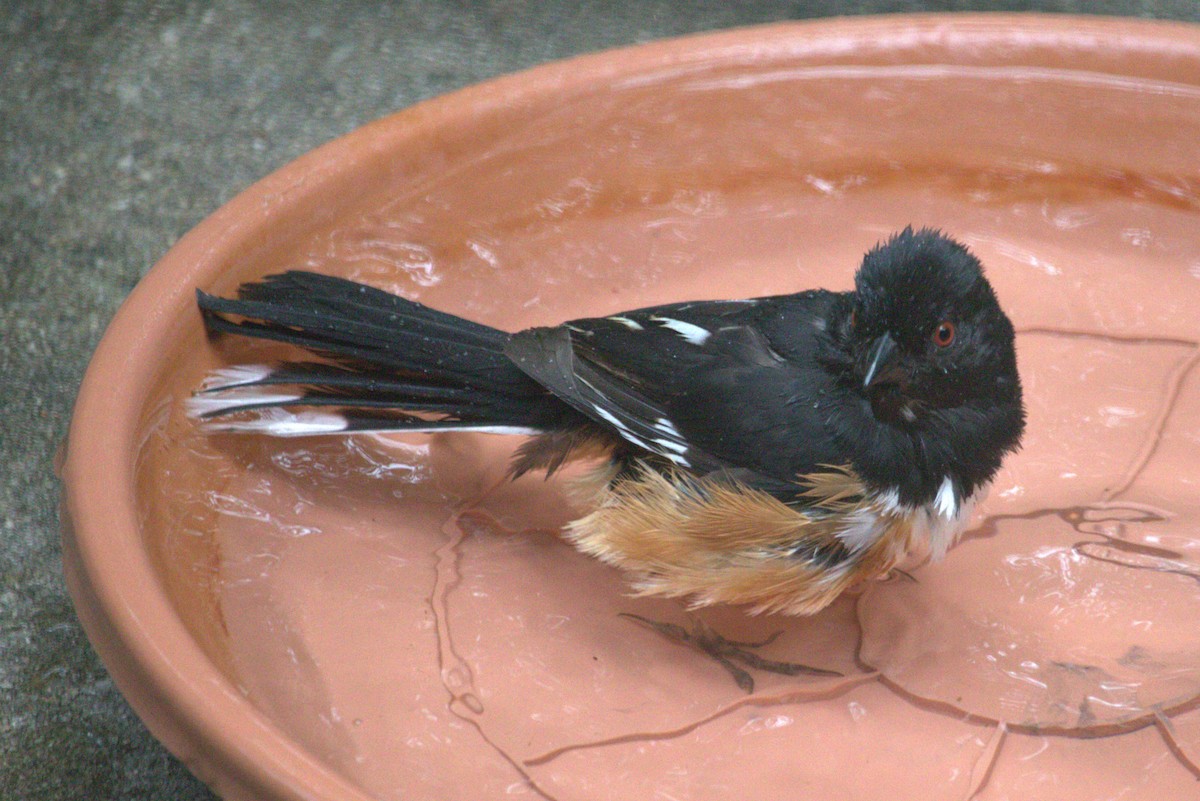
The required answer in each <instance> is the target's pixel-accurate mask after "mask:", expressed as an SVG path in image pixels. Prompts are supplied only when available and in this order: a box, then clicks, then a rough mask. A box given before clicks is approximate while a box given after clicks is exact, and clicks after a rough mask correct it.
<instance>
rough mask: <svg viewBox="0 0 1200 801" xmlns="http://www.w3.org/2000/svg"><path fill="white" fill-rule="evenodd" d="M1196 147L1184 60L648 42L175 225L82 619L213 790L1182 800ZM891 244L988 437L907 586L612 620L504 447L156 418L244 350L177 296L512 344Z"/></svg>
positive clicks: (1070, 51)
mask: <svg viewBox="0 0 1200 801" xmlns="http://www.w3.org/2000/svg"><path fill="white" fill-rule="evenodd" d="M1198 133H1200V31H1197V30H1196V29H1194V28H1190V27H1185V26H1180V25H1163V24H1149V23H1142V22H1133V21H1128V20H1122V21H1116V20H1103V19H1096V18H1054V17H1021V16H1016V17H1012V16H953V17H937V16H929V17H890V18H877V19H856V20H835V21H828V22H819V23H811V24H795V25H780V26H772V27H766V28H758V29H748V30H739V31H733V32H728V33H721V34H715V35H710V36H701V37H695V38H689V39H682V40H678V41H670V42H662V43H656V44H652V45H647V46H644V47H639V48H634V49H631V50H624V51H619V52H615V53H603V54H599V55H594V56H587V57H583V58H579V59H575V60H572V61H567V62H563V63H558V64H552V65H548V66H545V67H541V68H538V69H535V70H532V71H530V72H526V73H522V74H519V75H515V76H511V77H506V78H501V79H498V80H495V81H492V82H489V83H486V84H483V85H480V86H477V87H473V88H470V89H466V90H464V91H461V92H458V93H455V94H453V95H449V96H447V97H443V98H439V99H437V100H433V101H430V102H428V103H423V104H421V105H419V106H416V107H414V108H412V109H409V110H407V111H404V112H402V113H399V114H396V115H394V116H392V117H388V118H386V119H383V120H380V121H379V122H376V123H373V124H371V125H368V126H366V127H364V128H362V129H361V130H358V131H356V132H354V133H353V134H350V135H349V136H346V137H344V138H342V139H339V140H337V141H335V142H333V143H331V144H329V145H327V146H325V147H322V148H320V149H319V150H317V151H315V152H313V153H311V154H309V155H307V156H305V157H303V158H301V159H299V160H297V161H296V162H294V163H292V164H290V165H288V166H287V167H285V168H284V169H282V170H280V171H279V172H277V173H275V174H273V175H271V176H269V177H267V178H266V179H264V180H262V181H260V182H259V183H257V184H255V185H254V186H253V187H251V188H250V189H249V190H247V191H246V192H244V193H243V194H242V195H240V196H239V197H237V198H236V199H234V200H233V201H232V202H230V203H229V204H228V205H226V206H225V207H223V208H222V209H220V210H219V211H217V212H216V213H215V214H213V215H212V216H211V217H210V218H209V219H207V220H206V221H205V222H204V223H202V224H201V225H200V226H198V227H197V228H196V229H195V230H194V231H192V232H191V233H189V234H188V235H187V236H186V237H184V238H183V239H182V240H181V241H180V242H179V244H178V245H176V246H175V247H174V248H173V249H172V250H171V251H170V252H169V253H168V254H167V255H166V256H165V257H164V258H163V260H162V261H161V262H160V263H159V264H158V265H157V266H155V268H154V269H153V270H152V271H151V272H150V273H149V274H148V275H147V277H146V278H145V280H144V281H142V283H141V284H139V286H138V287H137V288H136V289H135V290H134V292H133V293H132V295H131V296H130V298H129V300H128V301H127V302H126V304H125V305H124V306H123V307H122V309H121V310H120V312H119V314H118V315H117V317H116V319H115V320H114V321H113V323H112V325H111V327H110V328H109V330H108V332H107V333H106V335H105V337H104V339H103V341H102V342H101V344H100V347H99V348H98V350H97V352H96V354H95V357H94V359H93V361H92V364H91V366H90V368H89V370H88V373H87V376H86V378H85V380H84V383H83V386H82V389H81V391H80V394H79V401H78V405H77V407H76V411H75V417H74V419H73V421H72V425H71V430H70V436H69V440H68V446H67V451H66V460H65V465H64V469H63V478H64V482H65V485H66V496H65V503H64V549H65V563H66V569H67V578H68V582H69V585H70V588H71V592H72V595H73V597H74V599H75V603H76V606H77V608H78V610H79V615H80V617H81V619H82V620H83V623H84V625H85V627H86V629H87V631H88V634H89V636H90V637H91V640H92V642H93V643H94V645H95V647H96V648H97V650H98V651H99V652H100V655H101V657H102V658H103V660H104V662H105V664H106V665H107V666H108V668H109V670H110V671H111V673H112V675H113V677H114V679H115V680H116V682H117V684H118V685H119V686H120V687H121V689H122V691H123V692H124V693H125V694H126V695H127V697H128V698H129V700H130V702H131V703H132V704H133V706H134V708H135V709H136V710H137V711H138V713H139V714H140V715H141V717H142V718H143V720H145V722H146V724H147V725H148V726H149V727H150V729H151V730H152V731H153V732H154V733H155V735H156V736H158V737H159V738H161V739H162V740H163V742H165V743H166V745H167V746H168V748H170V749H171V750H172V751H173V752H174V753H175V754H177V755H178V756H179V757H180V758H181V759H183V760H184V762H185V763H186V764H187V765H188V766H189V767H190V768H191V769H192V770H194V771H195V772H196V774H197V775H198V776H200V777H201V778H202V779H203V780H204V781H206V782H208V783H209V784H210V785H211V786H212V787H213V788H214V789H215V790H216V791H217V792H218V793H220V794H221V795H223V796H224V797H226V798H230V799H243V798H244V799H308V800H310V801H315V800H316V799H331V800H332V799H337V800H338V801H347V800H349V799H368V798H377V799H385V798H410V797H422V798H462V797H476V798H491V797H499V796H500V795H501V794H507V795H513V796H517V797H542V798H555V799H608V798H613V799H616V798H621V799H625V798H650V797H663V798H667V797H671V798H681V799H682V798H688V799H703V798H729V797H732V796H738V797H751V798H760V799H771V798H785V797H787V798H794V797H797V794H800V795H812V796H814V797H825V798H879V797H884V796H885V794H886V797H890V798H895V799H907V798H914V799H916V798H920V799H935V798H947V799H950V798H954V799H962V798H980V799H984V798H1003V797H1020V798H1026V799H1029V798H1043V797H1045V798H1055V799H1072V798H1091V797H1095V796H1097V795H1102V794H1104V793H1105V792H1108V791H1114V788H1134V789H1135V790H1136V792H1135V795H1139V796H1140V797H1158V798H1182V797H1185V796H1186V795H1188V794H1190V793H1194V792H1195V786H1196V780H1197V776H1198V775H1200V768H1197V759H1198V756H1197V753H1198V752H1200V711H1198V710H1197V709H1196V698H1197V695H1198V694H1200V634H1198V631H1200V629H1197V627H1196V626H1195V622H1194V621H1195V620H1196V618H1197V616H1198V615H1200V533H1198V532H1200V528H1198V526H1197V523H1198V521H1200V500H1198V498H1200V495H1198V494H1197V489H1198V487H1200V465H1197V460H1196V453H1197V446H1198V444H1200V375H1198V372H1200V371H1198V370H1197V368H1196V364H1197V361H1200V322H1198V321H1197V316H1196V311H1195V310H1196V309H1197V308H1200V257H1198V256H1197V248H1196V241H1197V236H1196V224H1197V211H1198V209H1200V200H1198V196H1197V189H1196V187H1197V180H1198V178H1200V175H1198V174H1197V171H1196V169H1197V168H1196V165H1197V164H1200V136H1198V135H1197V134H1198ZM910 223H911V224H916V225H933V226H939V227H942V228H944V229H946V230H947V231H948V232H950V233H952V234H954V235H955V236H957V237H959V238H960V239H962V240H963V241H965V242H966V243H967V244H968V245H970V246H971V247H972V248H973V249H974V250H975V251H976V252H977V254H978V255H979V256H980V257H981V258H982V260H983V262H984V263H985V264H986V265H987V267H988V270H989V275H990V276H991V278H992V281H993V283H994V285H995V286H996V288H997V291H998V293H999V295H1000V297H1001V299H1002V302H1003V303H1004V305H1005V306H1006V307H1007V308H1008V310H1009V311H1010V314H1011V315H1012V317H1013V318H1014V321H1015V323H1016V325H1017V327H1018V329H1019V334H1018V345H1019V356H1020V361H1021V368H1022V372H1023V376H1024V380H1025V384H1026V388H1027V390H1026V393H1027V399H1028V406H1029V416H1030V425H1029V435H1028V438H1027V441H1026V444H1025V448H1024V450H1023V451H1022V452H1021V453H1020V454H1018V455H1017V456H1016V457H1014V458H1012V459H1011V460H1010V461H1009V462H1008V464H1007V466H1006V468H1005V470H1004V472H1003V473H1002V475H1001V476H1000V477H999V479H998V480H997V482H996V485H995V487H994V489H993V492H992V495H991V497H990V498H989V499H988V500H987V501H986V502H985V503H984V504H983V506H982V507H981V509H980V511H979V515H980V517H979V519H978V520H977V521H976V522H977V525H976V527H975V529H974V530H973V531H972V532H971V533H970V534H969V535H968V536H967V537H966V539H965V540H964V542H963V543H962V544H961V545H960V546H959V547H958V548H956V549H955V550H953V551H952V552H951V553H950V554H949V555H948V557H947V558H946V559H945V560H944V561H943V562H940V563H937V564H933V565H928V566H924V567H921V568H920V569H918V570H916V571H915V572H913V573H912V575H911V576H910V577H907V578H906V577H902V576H901V577H898V578H897V579H896V580H893V581H888V582H879V583H873V584H871V585H870V586H868V587H866V588H864V590H863V591H861V592H859V593H855V594H852V595H851V596H848V597H846V598H845V599H843V600H842V601H840V602H839V603H837V604H835V605H834V607H832V608H831V609H829V610H828V611H827V612H825V613H823V614H821V615H818V616H816V617H814V618H810V619H787V618H778V617H775V618H772V617H757V618H755V617H750V616H747V615H746V614H745V613H744V612H743V611H742V610H739V609H712V610H705V611H703V612H699V613H693V612H689V611H688V610H687V609H686V608H685V607H683V606H681V605H679V604H676V603H668V602H661V601H648V600H646V599H639V598H633V597H631V596H630V595H629V594H628V591H627V587H626V585H625V584H624V583H623V582H622V579H621V577H620V576H619V575H617V574H616V573H615V572H614V571H613V570H611V569H610V568H608V567H605V566H603V565H601V564H599V563H596V562H594V561H591V560H588V559H586V558H584V557H582V556H580V555H578V554H576V553H575V552H574V551H572V550H571V549H570V548H569V547H567V546H566V545H564V544H563V543H562V542H561V541H560V540H559V539H558V538H557V537H556V536H555V532H556V530H557V529H558V527H559V526H561V524H562V523H563V522H564V521H565V520H567V519H569V517H570V516H571V515H572V514H574V513H576V512H577V510H573V509H572V508H571V501H570V500H569V498H568V494H567V493H566V492H565V491H564V488H563V486H562V485H561V483H559V482H556V481H552V482H545V481H542V480H541V479H540V478H537V477H526V478H524V479H522V480H521V481H519V482H517V483H516V484H504V483H502V482H500V478H501V475H502V473H503V471H504V466H505V459H506V457H507V454H508V452H509V451H510V450H511V449H512V447H514V445H515V442H513V441H509V439H506V438H492V439H487V438H483V437H477V436H466V435H443V436H439V437H434V438H428V437H424V438H422V437H411V438H383V437H359V438H348V439H310V440H286V441H268V440H265V439H256V438H237V437H205V436H203V435H202V434H200V433H198V432H197V431H196V429H195V427H194V425H193V424H192V423H191V422H190V421H188V420H187V419H185V418H184V417H183V416H182V414H181V401H182V399H184V398H186V397H187V396H188V394H189V392H190V391H191V390H192V389H193V388H194V387H196V386H197V384H198V383H199V381H200V378H201V376H202V375H203V374H204V373H205V372H206V371H208V370H210V369H212V368H214V367H217V366H220V365H222V364H225V363H228V362H230V361H233V360H244V359H245V358H246V357H247V356H248V355H251V356H253V357H256V358H270V357H271V356H273V355H278V352H277V351H273V350H270V349H264V348H261V347H258V346H255V347H253V348H252V347H251V346H249V345H247V344H245V343H239V342H232V341H224V340H223V341H209V340H207V339H206V338H205V336H204V334H203V332H202V329H201V325H200V320H199V317H198V315H197V314H196V311H195V309H194V305H193V293H194V290H195V289H196V288H197V287H202V288H204V289H206V290H209V291H215V292H229V291H231V290H232V289H233V288H234V287H235V286H236V285H237V284H238V283H239V282H240V281H243V280H246V279H249V278H252V277H255V276H260V275H264V274H267V273H271V272H276V271H280V270H283V269H287V268H296V267H301V268H306V269H312V270H318V271H326V272H331V273H337V274H340V275H346V276H350V277H353V278H356V279H359V280H362V281H367V282H370V283H374V284H376V285H379V286H382V287H385V288H388V289H391V290H393V291H396V292H399V293H401V294H404V295H406V296H408V297H413V298H419V299H421V300H422V301H423V302H426V303H429V304H432V305H435V306H439V307H441V308H445V309H447V310H449V311H452V312H456V313H459V314H462V315H466V316H468V317H472V318H474V319H477V320H480V321H482V322H486V323H490V324H493V325H497V326H501V327H505V328H517V327H523V326H528V325H533V324H538V323H549V322H556V321H558V320H560V319H563V318H567V317H571V316H580V315H585V314H599V313H605V312H611V311H615V310H618V309H622V308H630V307H633V306H638V305H646V304H651V303H658V302H666V301H670V300H682V299H685V298H714V297H726V296H741V297H745V296H752V295H759V294H767V293H776V292H789V291H795V290H798V289H803V288H809V287H814V286H825V287H829V288H835V289H843V288H846V287H848V286H849V285H850V283H851V277H852V273H853V270H854V267H855V266H856V264H857V262H858V260H859V258H860V257H861V255H862V253H863V252H864V251H865V250H866V249H867V248H869V247H870V246H872V245H873V244H874V243H875V242H877V241H878V240H879V239H881V238H882V237H884V236H886V235H887V234H888V233H890V232H892V231H894V230H897V229H899V228H901V227H903V226H905V225H907V224H910ZM671 633H674V634H676V635H679V634H682V635H684V636H683V637H682V638H680V637H678V636H676V637H674V638H672V637H670V636H666V635H669V634H671ZM704 637H707V638H709V639H710V640H711V639H714V638H716V639H718V640H719V641H721V642H723V643H724V645H725V647H726V649H727V650H726V651H725V653H726V654H727V659H726V661H725V662H724V663H722V662H720V661H717V660H714V659H712V658H710V657H709V655H707V654H705V653H702V652H701V651H700V650H698V649H696V648H694V647H692V646H693V644H694V641H695V640H696V639H698V638H704ZM688 638H690V641H689V639H688ZM739 643H740V644H739ZM779 662H788V663H804V664H807V665H811V666H814V667H819V668H822V669H823V670H825V671H834V672H836V673H838V674H840V675H836V676H833V675H828V674H822V675H813V674H800V675H791V676H788V675H783V674H780V673H778V672H774V671H772V670H771V668H772V667H773V666H775V667H778V665H777V664H775V663H779ZM751 685H752V686H751ZM748 690H749V691H748ZM751 766H752V767H751ZM804 790H808V791H809V792H807V793H805V792H804ZM656 794H657V795H656Z"/></svg>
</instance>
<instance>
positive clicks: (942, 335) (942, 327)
mask: <svg viewBox="0 0 1200 801" xmlns="http://www.w3.org/2000/svg"><path fill="white" fill-rule="evenodd" d="M953 341H954V323H952V322H950V321H949V320H944V321H942V322H941V323H939V324H938V327H937V328H935V329H934V330H933V344H935V345H937V346H938V347H939V348H944V347H946V346H948V345H949V344H950V343H951V342H953Z"/></svg>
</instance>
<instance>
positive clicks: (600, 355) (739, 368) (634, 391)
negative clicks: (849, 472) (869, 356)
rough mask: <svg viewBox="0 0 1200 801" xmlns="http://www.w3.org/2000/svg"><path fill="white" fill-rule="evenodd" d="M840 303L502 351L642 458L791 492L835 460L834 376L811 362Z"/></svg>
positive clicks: (680, 316)
mask: <svg viewBox="0 0 1200 801" xmlns="http://www.w3.org/2000/svg"><path fill="white" fill-rule="evenodd" d="M839 297H841V296H839V295H836V294H834V293H830V292H808V293H801V294H799V295H789V296H781V297H775V298H760V299H755V300H749V301H701V302H694V303H679V304H671V305H668V306H657V307H652V308H645V309H638V310H635V311H630V312H625V313H622V314H619V315H613V316H610V317H602V318H589V319H583V320H575V321H572V322H570V323H566V324H564V325H561V326H558V327H555V328H534V329H529V330H527V331H522V332H520V333H518V334H514V335H513V336H512V338H511V339H510V341H509V343H508V346H507V348H506V351H505V352H506V353H507V355H508V356H509V358H511V359H512V360H513V361H514V362H515V363H516V364H517V365H518V366H519V367H520V368H521V369H522V370H524V371H525V372H526V373H527V374H528V375H529V376H531V377H532V378H533V379H535V380H536V381H538V382H539V383H541V384H542V385H543V386H545V387H546V388H547V389H548V390H549V391H550V392H552V393H553V394H554V395H556V396H558V397H559V398H561V399H562V400H564V401H565V402H567V403H568V404H570V405H571V406H572V407H573V408H575V409H576V410H577V411H579V412H581V413H582V414H584V415H586V416H587V417H588V418H590V419H591V420H593V421H595V422H596V423H597V424H599V425H601V426H603V427H605V428H607V429H608V430H610V431H612V432H613V433H615V434H617V435H619V436H620V437H621V438H622V439H624V440H625V441H626V442H628V443H630V444H632V445H634V446H635V447H637V448H639V449H641V450H643V451H646V452H648V453H652V454H655V455H657V456H659V457H661V458H663V459H666V460H669V461H670V462H672V463H674V464H676V465H678V466H680V467H683V468H687V469H689V470H692V471H693V472H696V473H700V474H706V473H712V472H718V471H720V472H724V473H727V474H731V475H734V476H737V477H738V478H739V479H741V480H743V481H746V482H747V483H750V484H751V485H754V486H759V487H760V488H762V489H765V490H767V491H770V492H772V494H780V493H782V492H783V491H784V490H783V488H784V487H786V488H787V490H786V491H787V492H793V491H794V489H795V483H794V482H795V478H796V476H797V475H798V474H799V473H801V472H811V470H812V469H814V468H815V467H816V466H817V465H819V464H822V463H837V462H836V461H833V460H835V459H836V458H837V456H838V453H837V443H836V442H833V441H832V440H831V438H830V436H829V434H828V432H826V431H825V430H824V428H823V426H822V425H821V422H820V419H819V416H820V412H821V410H820V403H821V398H822V397H823V396H830V393H829V390H830V388H831V387H832V381H833V378H832V376H831V375H830V374H829V371H828V370H827V369H825V368H824V367H823V366H822V364H821V362H820V360H819V358H818V355H819V351H820V348H821V346H822V341H823V339H825V340H827V339H828V333H827V328H828V325H829V319H830V315H831V313H832V312H833V309H834V307H835V306H836V304H837V302H838V298H839ZM830 397H832V396H830ZM814 404H815V405H814Z"/></svg>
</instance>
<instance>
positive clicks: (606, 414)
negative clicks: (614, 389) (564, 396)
mask: <svg viewBox="0 0 1200 801" xmlns="http://www.w3.org/2000/svg"><path fill="white" fill-rule="evenodd" d="M584 383H587V382H584ZM589 386H590V385H589ZM591 407H592V409H594V410H595V412H596V414H598V415H599V416H600V417H601V418H602V419H604V420H606V421H608V422H609V423H612V425H613V427H614V428H616V429H617V431H618V432H619V433H620V435H621V437H622V439H625V440H626V441H628V442H631V443H633V444H634V445H637V446H638V447H639V448H641V449H643V450H645V451H649V452H650V453H654V454H657V455H659V456H661V457H663V458H664V459H669V460H670V461H671V462H673V463H674V464H677V465H679V466H680V467H691V466H692V463H691V462H689V461H688V460H687V459H685V458H684V457H683V456H682V454H683V453H686V452H687V446H686V445H684V444H683V443H681V442H672V441H671V440H664V439H658V438H656V439H655V440H654V441H653V442H647V441H646V440H645V439H643V438H642V437H639V436H638V435H637V434H635V433H633V431H632V430H631V429H630V428H629V426H628V425H626V424H625V422H624V421H623V420H621V419H620V418H619V417H617V416H616V415H615V414H613V413H612V412H610V411H608V410H607V409H605V408H603V407H601V406H600V405H599V404H596V403H593V404H591ZM672 428H673V426H672ZM656 446H657V447H656Z"/></svg>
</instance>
